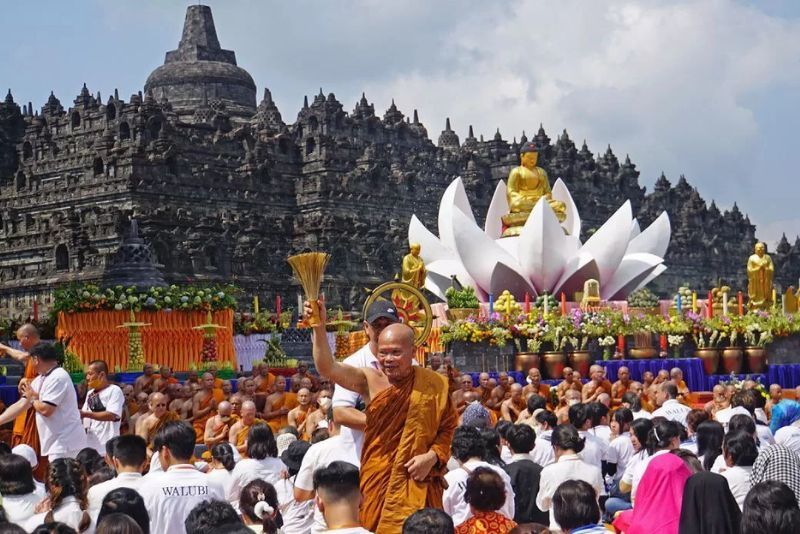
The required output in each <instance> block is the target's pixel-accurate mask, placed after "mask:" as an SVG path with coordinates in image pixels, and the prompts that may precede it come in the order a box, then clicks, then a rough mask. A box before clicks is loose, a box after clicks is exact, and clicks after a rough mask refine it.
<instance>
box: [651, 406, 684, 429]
mask: <svg viewBox="0 0 800 534" xmlns="http://www.w3.org/2000/svg"><path fill="white" fill-rule="evenodd" d="M691 411H692V409H691V408H689V407H688V406H686V405H683V404H681V403H680V402H678V401H677V400H676V399H668V400H666V401H664V404H662V405H661V408H659V409H657V410H656V411H654V412H653V417H664V418H666V419H669V420H670V421H677V422H679V423H680V424H682V425H683V426H686V416H687V415H688V414H689V412H691Z"/></svg>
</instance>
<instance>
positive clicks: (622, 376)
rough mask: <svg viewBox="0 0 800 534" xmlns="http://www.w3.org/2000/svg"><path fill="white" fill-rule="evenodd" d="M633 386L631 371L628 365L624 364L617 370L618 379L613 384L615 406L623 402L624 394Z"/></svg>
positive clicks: (612, 398)
mask: <svg viewBox="0 0 800 534" xmlns="http://www.w3.org/2000/svg"><path fill="white" fill-rule="evenodd" d="M630 387H631V372H630V371H629V370H628V368H627V367H625V366H622V367H620V368H619V371H617V381H616V382H614V384H613V385H612V386H611V401H612V403H613V404H614V405H615V406H618V405H619V404H620V403H621V402H622V396H623V395H624V394H625V393H627V392H628V390H629V389H630Z"/></svg>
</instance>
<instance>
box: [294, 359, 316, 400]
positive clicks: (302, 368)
mask: <svg viewBox="0 0 800 534" xmlns="http://www.w3.org/2000/svg"><path fill="white" fill-rule="evenodd" d="M304 378H308V379H309V380H310V381H311V387H310V388H309V389H310V390H311V391H314V390H316V388H317V383H318V380H317V377H316V376H314V375H313V374H312V373H310V372H309V371H308V363H306V362H298V363H297V372H296V373H295V374H293V375H292V391H294V392H295V393H299V392H300V388H303V387H305V386H303V385H301V384H300V382H301V381H302V380H303V379H304Z"/></svg>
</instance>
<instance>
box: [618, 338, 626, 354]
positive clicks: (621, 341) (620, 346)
mask: <svg viewBox="0 0 800 534" xmlns="http://www.w3.org/2000/svg"><path fill="white" fill-rule="evenodd" d="M617 352H619V353H620V354H621V355H622V357H623V358H625V336H623V335H622V334H620V335H618V336H617Z"/></svg>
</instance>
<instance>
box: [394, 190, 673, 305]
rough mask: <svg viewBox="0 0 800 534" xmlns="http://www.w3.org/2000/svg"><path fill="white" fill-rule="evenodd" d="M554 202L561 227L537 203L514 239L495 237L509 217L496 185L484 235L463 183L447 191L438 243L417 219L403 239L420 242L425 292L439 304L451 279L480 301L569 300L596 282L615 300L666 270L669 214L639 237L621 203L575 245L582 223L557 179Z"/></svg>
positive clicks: (546, 205)
mask: <svg viewBox="0 0 800 534" xmlns="http://www.w3.org/2000/svg"><path fill="white" fill-rule="evenodd" d="M552 194H553V198H554V199H556V200H560V201H561V202H563V203H564V204H565V206H566V211H567V216H566V218H565V220H564V222H562V223H559V221H558V219H557V218H556V214H555V213H554V212H553V210H552V208H551V207H550V204H549V203H548V202H547V201H546V200H545V199H544V198H542V199H540V200H539V202H538V203H537V204H536V206H535V207H534V209H533V211H532V212H531V215H530V217H528V220H527V222H526V223H525V226H524V227H523V229H522V232H521V233H520V235H519V236H514V237H504V238H501V237H500V235H501V232H502V227H501V226H502V223H501V220H500V217H501V216H502V215H504V214H506V213H508V211H509V210H508V200H507V197H506V184H505V182H504V181H502V180H501V181H500V182H499V183H498V184H497V188H496V189H495V192H494V196H493V197H492V202H491V204H490V205H489V210H488V211H487V214H486V224H485V228H483V229H481V228H480V227H479V226H478V224H477V223H476V222H475V216H474V215H473V213H472V208H471V207H470V204H469V199H468V198H467V193H466V191H465V190H464V184H463V183H462V181H461V178H456V179H455V180H453V182H452V183H451V184H450V185H449V186H448V188H447V189H446V190H445V192H444V195H442V200H441V202H440V204H439V221H438V224H439V237H436V236H435V235H434V234H433V233H432V232H430V231H429V230H428V229H427V228H425V226H424V225H423V224H422V223H421V222H420V220H419V219H418V218H417V217H416V215H414V216H412V217H411V222H410V223H409V226H408V240H409V242H410V243H419V244H420V245H421V247H422V251H421V256H422V259H423V260H424V261H425V265H426V268H427V271H428V276H427V279H426V281H425V287H426V288H427V289H428V290H429V291H431V292H432V293H434V294H435V295H437V296H438V297H440V298H442V299H444V292H445V290H446V289H447V288H448V287H449V286H450V285H451V283H452V280H451V277H453V276H456V277H457V278H458V281H459V282H461V283H462V284H464V285H470V286H472V287H474V288H475V289H476V291H477V292H478V294H479V296H480V298H481V299H483V301H484V302H485V301H486V299H488V296H489V294H490V293H492V294H494V295H499V294H500V293H501V292H502V291H503V290H506V289H508V290H509V291H511V293H512V294H513V295H514V296H515V298H516V299H517V300H520V299H522V298H524V295H525V293H528V294H529V295H532V296H536V295H538V294H540V293H543V292H545V291H546V292H548V293H550V294H553V295H558V294H560V293H561V292H562V291H563V292H565V293H566V294H567V295H570V296H572V295H573V294H574V293H575V292H576V291H582V290H583V283H584V282H585V281H586V280H588V279H590V278H593V279H595V280H599V281H600V294H601V297H602V298H603V299H604V300H620V299H624V298H626V297H627V296H628V294H629V293H631V292H633V291H635V290H636V289H639V288H640V287H644V286H645V285H647V284H648V283H649V282H650V281H651V280H653V279H654V278H655V277H657V276H658V275H660V274H661V273H663V272H664V271H665V270H666V266H665V265H664V255H665V254H666V252H667V247H668V246H669V239H670V231H671V230H670V223H669V217H668V216H667V214H666V213H665V212H664V213H661V215H660V216H659V217H658V218H657V219H656V220H655V221H654V222H653V224H651V225H650V226H648V227H647V228H646V229H645V230H643V231H642V230H640V228H639V223H638V221H637V220H636V219H634V218H633V214H632V213H631V203H630V201H626V202H625V203H624V204H623V205H622V206H621V207H620V208H619V209H618V210H617V211H616V213H614V215H612V216H611V218H609V219H608V221H606V222H605V224H603V225H602V226H601V227H600V228H599V229H598V230H597V231H596V232H595V233H594V234H593V235H592V236H591V237H590V238H589V239H588V240H587V241H586V243H581V242H580V237H579V236H580V230H581V220H580V216H579V214H578V210H577V208H576V207H575V202H574V201H573V200H572V196H571V195H570V193H569V191H568V190H567V186H566V185H565V184H564V182H563V181H562V180H561V179H559V180H558V181H556V183H555V185H554V186H553V192H552Z"/></svg>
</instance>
